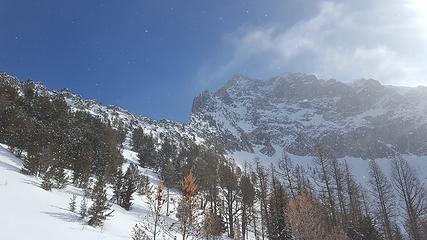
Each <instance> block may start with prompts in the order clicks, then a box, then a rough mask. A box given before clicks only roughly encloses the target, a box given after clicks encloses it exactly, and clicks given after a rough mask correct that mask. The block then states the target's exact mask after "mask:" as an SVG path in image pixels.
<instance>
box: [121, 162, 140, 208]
mask: <svg viewBox="0 0 427 240" xmlns="http://www.w3.org/2000/svg"><path fill="white" fill-rule="evenodd" d="M138 178H139V172H138V168H137V167H136V166H135V165H133V164H131V165H130V166H129V167H128V169H127V170H126V173H125V176H124V178H123V188H122V205H121V206H122V207H123V208H124V209H126V210H129V209H130V207H131V206H132V200H133V197H132V195H133V194H134V193H135V192H136V190H137V182H138Z"/></svg>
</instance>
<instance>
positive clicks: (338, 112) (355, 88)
mask: <svg viewBox="0 0 427 240" xmlns="http://www.w3.org/2000/svg"><path fill="white" fill-rule="evenodd" d="M1 79H2V81H9V82H10V84H16V85H19V84H22V83H21V82H19V81H18V80H16V79H15V78H13V77H11V76H8V75H6V74H2V75H1ZM36 87H37V90H38V92H39V93H40V94H45V95H50V96H55V95H60V96H63V97H64V98H65V100H66V102H67V103H68V104H69V105H70V106H71V108H72V109H73V110H81V111H87V112H89V113H91V114H92V115H95V116H98V117H100V118H101V119H103V120H104V121H105V122H109V123H110V124H111V125H112V126H113V127H118V126H119V125H122V126H124V128H125V129H126V130H127V133H128V140H129V137H130V136H131V134H132V131H133V130H134V129H135V128H138V127H141V128H143V129H144V132H145V133H147V134H151V135H153V136H154V137H155V138H156V139H157V140H158V142H159V143H160V142H161V141H162V139H164V138H165V137H167V138H169V139H171V140H172V141H173V142H174V143H175V144H178V145H180V144H188V143H196V144H199V145H205V146H210V145H216V146H217V147H218V148H222V149H224V150H225V151H226V152H227V153H228V154H229V155H230V156H233V157H235V158H239V156H241V155H242V154H235V153H236V152H237V153H244V154H243V155H245V156H248V155H247V154H252V156H259V157H260V158H266V159H268V158H272V157H273V158H276V157H277V156H280V155H281V153H282V151H283V149H284V150H285V151H287V152H288V153H290V154H292V155H298V156H307V155H310V154H311V152H312V150H313V147H314V146H315V145H317V144H319V145H322V146H324V147H327V148H329V150H330V151H331V152H333V153H334V154H335V155H336V156H337V157H345V156H349V157H358V158H385V157H389V156H392V155H395V154H396V153H401V154H414V155H421V156H424V155H427V88H426V87H415V88H409V87H396V86H388V85H382V84H381V83H380V82H378V81H376V80H372V79H368V80H364V79H363V80H359V81H356V82H353V83H349V84H347V83H342V82H339V81H336V80H321V79H318V78H316V77H315V76H314V75H307V74H301V73H291V74H284V75H281V76H278V77H274V78H271V79H267V80H255V79H251V78H248V77H245V76H241V75H240V76H235V77H233V78H232V79H231V80H230V81H229V82H228V83H227V84H226V85H225V86H223V87H222V88H220V89H219V90H217V91H216V92H213V93H211V92H207V91H205V92H203V93H201V94H200V95H199V96H197V97H196V98H195V99H194V102H193V108H192V115H191V116H190V120H189V121H188V122H187V123H177V122H173V121H169V120H160V121H156V120H153V119H150V118H148V117H142V116H139V115H138V114H134V113H131V112H129V111H127V110H125V109H123V108H120V107H117V106H112V105H110V106H105V105H103V104H101V103H99V102H97V101H95V100H88V99H84V98H83V97H81V96H79V95H77V94H75V93H73V92H71V91H70V90H68V89H63V90H49V89H48V88H46V87H45V86H44V85H43V84H41V83H37V84H36ZM127 147H129V144H127ZM236 160H241V159H236Z"/></svg>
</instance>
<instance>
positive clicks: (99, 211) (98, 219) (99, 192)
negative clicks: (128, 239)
mask: <svg viewBox="0 0 427 240" xmlns="http://www.w3.org/2000/svg"><path fill="white" fill-rule="evenodd" d="M93 197H94V203H93V204H92V206H91V207H90V208H89V210H88V217H89V220H88V224H89V225H91V226H95V227H97V226H102V225H103V224H104V221H105V220H106V219H107V218H108V217H110V216H111V215H112V213H113V211H110V208H111V205H110V203H109V202H108V199H107V193H106V190H105V183H104V181H103V180H102V179H99V180H98V181H97V183H96V185H95V187H94V191H93Z"/></svg>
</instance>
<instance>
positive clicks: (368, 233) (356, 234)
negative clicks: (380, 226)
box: [349, 216, 383, 240]
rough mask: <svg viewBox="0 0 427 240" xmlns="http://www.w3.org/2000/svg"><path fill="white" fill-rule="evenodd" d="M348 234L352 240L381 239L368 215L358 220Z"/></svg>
mask: <svg viewBox="0 0 427 240" xmlns="http://www.w3.org/2000/svg"><path fill="white" fill-rule="evenodd" d="M349 235H350V238H351V239H353V240H383V238H382V237H381V234H380V233H379V232H378V231H377V229H376V228H375V224H374V223H373V221H372V218H371V217H369V216H367V217H364V218H363V219H362V220H361V221H360V222H358V223H357V226H356V227H355V229H354V231H351V232H350V233H349Z"/></svg>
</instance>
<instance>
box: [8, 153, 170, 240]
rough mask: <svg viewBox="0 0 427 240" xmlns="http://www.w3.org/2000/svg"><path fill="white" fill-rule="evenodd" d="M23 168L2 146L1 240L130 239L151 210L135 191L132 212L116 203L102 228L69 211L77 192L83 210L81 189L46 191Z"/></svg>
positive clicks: (131, 156)
mask: <svg viewBox="0 0 427 240" xmlns="http://www.w3.org/2000/svg"><path fill="white" fill-rule="evenodd" d="M123 155H124V156H125V157H126V159H127V163H129V162H132V161H136V160H137V158H136V156H135V153H133V152H131V151H128V150H126V151H125V152H124V154H123ZM21 167H22V161H21V160H20V159H18V158H16V157H15V156H14V155H12V154H11V153H10V152H9V151H8V150H7V148H6V146H4V145H0V226H1V227H0V239H1V240H15V239H16V240H18V239H19V240H21V239H22V240H23V239H46V240H50V239H52V240H57V239H61V240H68V239H70V240H75V239H79V240H95V239H103V240H119V239H127V240H129V239H130V238H131V237H130V236H131V231H132V228H133V226H134V225H135V224H136V223H138V222H141V221H143V220H144V216H146V215H147V213H148V208H147V205H146V203H145V200H144V199H143V197H141V196H139V195H137V194H135V195H134V197H135V200H134V205H133V206H132V209H131V210H130V211H126V210H124V209H123V208H121V207H119V206H117V205H113V207H112V209H114V213H113V217H111V218H109V219H108V220H107V221H106V222H105V225H104V226H103V227H102V228H93V227H91V226H88V225H87V224H86V223H85V222H84V221H83V220H81V219H80V217H79V216H78V214H77V213H72V212H70V211H69V210H68V204H69V202H70V198H71V197H72V195H73V194H75V195H76V196H77V201H76V203H77V211H76V212H78V211H79V209H80V201H81V200H82V196H83V192H82V190H81V189H78V188H75V187H72V186H67V187H66V188H65V189H63V190H52V191H51V192H48V191H45V190H43V189H42V188H41V187H40V184H41V180H40V179H39V178H36V177H32V176H26V175H24V174H21V173H20V172H19V171H20V169H21ZM146 174H147V175H148V176H149V177H150V179H151V180H152V182H154V183H155V182H157V181H156V180H157V178H156V175H155V174H153V173H152V172H150V171H149V170H146ZM90 204H91V203H90V202H89V203H88V205H89V206H90ZM171 216H172V215H171ZM168 220H169V221H174V220H173V219H168Z"/></svg>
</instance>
